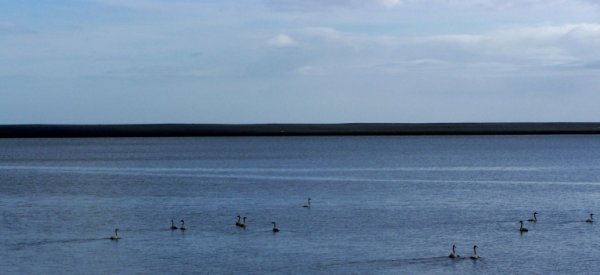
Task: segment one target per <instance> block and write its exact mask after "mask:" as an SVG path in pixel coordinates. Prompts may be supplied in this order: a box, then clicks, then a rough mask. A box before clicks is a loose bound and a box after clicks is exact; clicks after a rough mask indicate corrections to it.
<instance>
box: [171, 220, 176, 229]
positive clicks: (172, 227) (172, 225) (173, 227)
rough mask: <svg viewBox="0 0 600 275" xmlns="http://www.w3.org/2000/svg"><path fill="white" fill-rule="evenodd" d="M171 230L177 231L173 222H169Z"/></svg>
mask: <svg viewBox="0 0 600 275" xmlns="http://www.w3.org/2000/svg"><path fill="white" fill-rule="evenodd" d="M171 230H177V226H175V221H173V220H171Z"/></svg>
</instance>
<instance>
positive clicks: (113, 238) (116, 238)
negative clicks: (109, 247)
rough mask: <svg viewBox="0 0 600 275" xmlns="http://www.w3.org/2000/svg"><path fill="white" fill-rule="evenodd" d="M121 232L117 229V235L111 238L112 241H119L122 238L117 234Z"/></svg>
mask: <svg viewBox="0 0 600 275" xmlns="http://www.w3.org/2000/svg"><path fill="white" fill-rule="evenodd" d="M117 232H119V229H118V228H115V235H114V236H110V239H111V240H113V241H116V240H119V239H120V238H121V237H119V234H118V233H117Z"/></svg>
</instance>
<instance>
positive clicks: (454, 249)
mask: <svg viewBox="0 0 600 275" xmlns="http://www.w3.org/2000/svg"><path fill="white" fill-rule="evenodd" d="M448 258H451V259H457V258H460V255H458V254H457V253H456V245H452V252H451V253H450V255H448ZM469 259H471V260H478V259H479V256H478V255H477V246H476V245H474V246H473V254H472V255H471V256H470V257H469Z"/></svg>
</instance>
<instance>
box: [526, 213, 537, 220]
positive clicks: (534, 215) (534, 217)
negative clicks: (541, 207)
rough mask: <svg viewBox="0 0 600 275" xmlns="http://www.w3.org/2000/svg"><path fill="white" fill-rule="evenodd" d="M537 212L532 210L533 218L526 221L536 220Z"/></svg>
mask: <svg viewBox="0 0 600 275" xmlns="http://www.w3.org/2000/svg"><path fill="white" fill-rule="evenodd" d="M537 213H538V212H533V218H531V219H529V220H527V221H528V222H537V216H536V215H537Z"/></svg>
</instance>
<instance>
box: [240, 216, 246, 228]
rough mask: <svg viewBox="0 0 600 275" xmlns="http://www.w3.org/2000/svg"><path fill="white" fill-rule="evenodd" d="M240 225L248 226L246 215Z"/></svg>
mask: <svg viewBox="0 0 600 275" xmlns="http://www.w3.org/2000/svg"><path fill="white" fill-rule="evenodd" d="M240 227H242V228H246V217H244V219H243V222H242V223H241V224H240Z"/></svg>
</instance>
